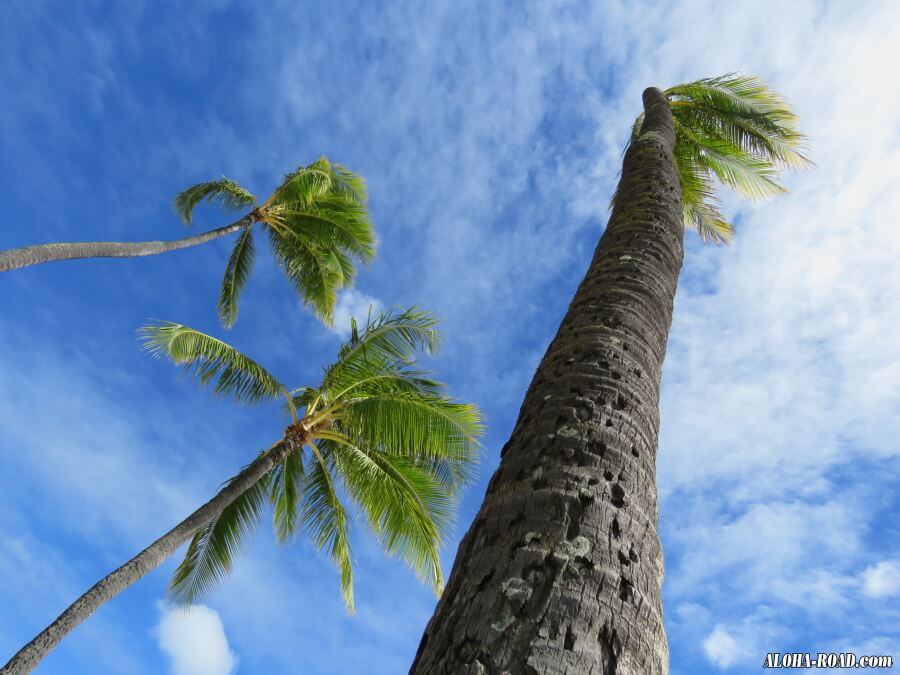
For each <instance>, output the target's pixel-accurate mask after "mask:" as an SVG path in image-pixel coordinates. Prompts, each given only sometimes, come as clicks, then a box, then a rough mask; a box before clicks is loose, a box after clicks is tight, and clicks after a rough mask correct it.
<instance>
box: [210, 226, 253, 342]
mask: <svg viewBox="0 0 900 675" xmlns="http://www.w3.org/2000/svg"><path fill="white" fill-rule="evenodd" d="M252 230H253V228H252V227H248V228H246V229H245V230H244V231H243V232H241V235H240V236H239V237H238V239H237V241H236V242H235V244H234V249H233V250H232V251H231V256H230V257H229V258H228V264H227V265H226V266H225V276H224V277H223V278H222V290H221V291H220V293H219V317H220V318H221V319H222V323H223V324H224V325H225V326H226V327H227V328H231V326H233V325H234V322H235V321H236V320H237V315H238V296H239V295H240V293H241V291H242V290H243V288H244V286H245V285H246V284H247V279H248V278H250V272H251V271H252V270H253V261H254V258H255V255H256V251H255V249H254V245H253V231H252Z"/></svg>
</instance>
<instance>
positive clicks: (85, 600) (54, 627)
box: [0, 441, 296, 675]
mask: <svg viewBox="0 0 900 675" xmlns="http://www.w3.org/2000/svg"><path fill="white" fill-rule="evenodd" d="M294 447H296V446H295V444H294V442H292V441H282V442H281V443H279V444H278V445H276V446H275V447H274V448H272V450H270V451H269V452H267V453H265V454H263V455H261V456H260V457H259V458H258V459H256V460H255V461H254V462H252V463H251V464H250V465H248V466H247V467H246V468H245V469H244V470H243V471H241V473H240V474H238V475H237V476H236V477H235V479H234V480H233V481H230V482H229V483H228V485H227V486H226V487H224V488H223V489H222V490H220V491H219V492H218V493H217V494H216V496H215V497H213V498H212V499H210V500H209V501H208V502H206V504H204V505H203V506H201V507H200V508H199V509H197V510H196V511H194V512H193V513H192V514H191V515H189V516H188V517H187V518H185V519H184V520H182V521H181V522H180V523H179V524H178V525H176V526H175V527H174V528H173V529H172V530H170V531H169V532H167V533H166V534H164V535H163V536H162V537H160V538H159V539H157V540H156V541H154V542H153V543H152V544H150V546H148V547H147V548H145V549H144V550H143V551H141V552H140V553H138V554H137V555H136V556H135V557H134V558H132V559H131V560H129V561H128V562H127V563H125V564H124V565H122V566H121V567H119V568H118V569H117V570H115V571H114V572H112V573H110V574H108V575H106V576H105V577H103V578H102V579H101V580H100V581H98V582H97V583H96V584H94V585H93V586H92V587H91V589H90V590H89V591H87V592H86V593H85V594H84V595H82V596H81V597H80V598H78V599H77V600H76V601H75V602H73V603H72V604H71V605H69V607H68V608H67V609H66V610H65V611H64V612H63V613H62V614H60V615H59V617H57V619H56V621H54V622H53V623H51V624H50V625H49V626H47V627H46V628H45V629H44V630H42V631H41V632H40V633H39V634H38V635H37V637H35V638H34V639H33V640H32V641H31V642H29V643H28V644H27V645H25V646H24V647H22V649H20V650H19V651H18V652H17V653H16V654H15V656H13V657H12V658H11V659H10V660H9V663H7V664H6V665H5V666H3V668H0V675H24V674H25V673H30V672H31V671H32V670H34V669H35V668H37V666H38V664H39V663H40V661H41V659H43V658H44V657H45V656H46V655H47V654H48V653H49V652H50V650H51V649H53V648H54V647H55V646H56V645H57V644H58V643H59V642H60V640H62V639H63V638H64V637H65V636H66V635H68V634H69V632H71V631H72V630H73V629H74V628H75V627H77V626H78V625H79V624H80V623H81V622H82V621H84V620H85V619H87V618H88V617H89V616H90V615H91V614H93V613H94V612H95V611H97V610H98V609H99V608H100V607H101V606H102V605H103V604H104V603H105V602H107V601H108V600H111V599H112V598H114V597H115V596H116V595H118V594H119V593H121V592H122V591H123V590H125V589H126V588H128V587H129V586H131V584H133V583H134V582H136V581H138V580H139V579H140V578H141V577H143V576H144V575H145V574H147V573H148V572H151V571H152V570H154V569H156V568H157V567H159V566H160V565H161V564H162V563H163V561H165V560H166V558H168V557H169V556H170V555H171V554H172V553H174V552H175V550H176V549H177V548H178V547H179V546H181V545H182V544H183V543H184V542H186V541H187V540H188V539H189V538H190V537H191V536H193V534H194V533H195V532H197V530H199V529H200V528H201V527H203V526H204V525H206V524H207V523H208V522H209V521H211V520H212V519H213V518H215V517H216V516H218V515H219V514H221V513H222V511H223V510H224V509H225V508H226V507H227V506H228V505H229V504H231V503H232V502H233V501H234V500H235V499H237V498H238V497H239V496H240V495H242V494H243V493H244V492H246V491H247V490H248V489H249V488H250V487H252V486H253V485H254V484H255V483H256V482H257V481H259V480H260V479H261V478H263V477H264V476H265V475H266V474H267V473H269V472H270V471H271V470H272V469H273V468H274V467H275V465H277V464H278V463H279V462H282V461H284V459H285V458H286V457H287V456H288V455H289V454H290V452H291V449H292V448H294Z"/></svg>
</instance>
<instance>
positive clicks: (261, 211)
mask: <svg viewBox="0 0 900 675" xmlns="http://www.w3.org/2000/svg"><path fill="white" fill-rule="evenodd" d="M204 201H205V202H209V203H212V204H216V205H218V206H219V207H221V208H223V209H227V210H233V211H235V210H244V209H250V211H249V213H247V215H246V216H245V220H246V227H244V229H243V231H242V232H241V234H240V235H239V236H238V238H237V241H236V242H235V245H234V249H233V250H232V253H231V256H230V258H229V260H228V264H227V266H226V268H225V274H224V277H223V279H222V286H221V291H220V294H219V316H220V317H221V319H222V323H223V324H224V325H225V326H226V327H230V326H232V325H233V324H234V322H235V321H236V320H237V313H238V297H239V295H240V293H241V291H242V290H243V288H244V286H245V285H246V283H247V279H248V278H249V276H250V272H251V271H252V268H253V262H254V259H255V245H254V240H253V227H254V225H256V224H257V223H259V225H260V227H261V228H263V229H265V230H266V231H267V233H268V235H269V243H270V245H271V248H272V252H273V253H274V255H275V258H276V260H277V261H278V264H279V266H280V267H281V269H282V271H283V272H284V274H285V275H286V276H287V277H288V280H289V281H290V282H291V284H292V286H293V287H294V290H295V291H296V292H297V294H298V295H299V296H300V297H301V298H302V299H303V301H304V302H305V303H306V304H308V305H309V306H310V307H312V309H313V310H314V311H315V313H316V315H317V316H318V317H319V318H320V319H322V320H323V321H324V322H325V323H327V324H330V323H331V321H332V318H333V312H334V305H335V302H336V300H337V291H338V290H339V289H340V288H342V287H346V286H349V285H351V284H352V283H353V279H354V277H355V275H356V267H355V261H359V262H363V263H366V262H369V261H370V260H371V259H372V258H373V257H374V256H375V245H376V240H375V232H374V229H373V227H372V223H371V221H370V218H369V213H368V211H367V207H366V185H365V182H364V181H363V179H362V178H361V177H360V176H358V175H356V174H354V173H353V172H352V171H350V170H349V169H347V168H345V167H343V166H341V165H340V164H335V163H332V162H329V161H328V159H327V158H325V157H321V158H319V159H318V160H316V161H315V162H313V163H312V164H310V165H308V166H301V167H299V168H297V169H296V170H295V171H292V172H290V173H288V174H286V175H285V176H284V178H283V179H282V181H281V183H280V185H279V186H278V187H277V188H276V189H275V190H274V191H273V192H272V194H271V195H270V196H269V197H268V198H267V199H266V200H265V201H263V202H262V203H260V202H259V201H258V200H257V198H256V197H255V196H254V195H253V194H252V193H251V192H250V191H249V190H247V189H246V188H244V187H242V186H241V185H239V184H238V183H236V182H234V181H233V180H230V179H228V178H226V177H224V176H223V177H222V178H220V179H218V180H214V181H209V182H206V183H198V184H197V185H193V186H191V187H189V188H188V189H186V190H184V191H183V192H181V193H180V194H179V195H178V196H177V197H176V198H175V210H176V212H177V213H178V215H179V216H180V217H181V219H182V220H183V221H184V222H185V223H186V224H190V223H191V222H192V220H193V214H194V209H195V208H196V207H197V206H198V205H199V204H200V203H201V202H204Z"/></svg>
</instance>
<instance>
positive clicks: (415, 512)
mask: <svg viewBox="0 0 900 675" xmlns="http://www.w3.org/2000/svg"><path fill="white" fill-rule="evenodd" d="M333 455H334V457H335V464H336V467H337V471H338V474H339V475H340V477H341V481H342V482H343V484H344V486H345V487H346V489H347V493H348V494H349V495H350V497H351V498H352V499H353V501H354V502H355V503H356V505H357V506H358V507H359V509H360V510H361V511H362V512H363V513H365V514H366V516H367V518H368V521H369V525H370V526H371V528H372V530H373V531H374V533H375V535H376V537H377V538H378V540H379V542H380V544H381V545H382V547H383V548H384V549H385V551H386V552H387V553H389V554H390V555H395V556H397V557H399V558H400V559H402V560H403V561H404V562H406V564H408V565H409V566H410V567H411V568H412V569H413V570H414V571H415V572H416V574H417V575H418V576H419V577H420V578H421V579H422V580H423V581H426V582H427V583H429V584H431V586H432V588H433V589H434V591H435V593H436V594H439V593H440V592H441V589H442V588H443V583H444V581H443V574H442V571H441V564H440V557H439V550H440V546H441V544H443V543H444V542H445V541H446V539H447V537H448V533H449V530H450V527H451V526H452V523H453V516H454V510H453V500H452V498H451V495H450V494H449V493H448V492H447V491H446V490H445V489H444V486H443V485H442V483H441V481H440V480H439V479H438V478H436V477H435V476H434V475H433V474H432V473H431V471H430V470H429V468H428V467H426V466H421V465H417V464H415V463H414V462H412V461H411V460H410V459H409V458H407V457H403V456H398V455H391V454H389V453H385V452H379V451H368V452H366V451H363V450H361V449H360V448H358V447H356V446H355V445H349V446H342V447H340V448H339V449H336V450H335V451H334V452H333Z"/></svg>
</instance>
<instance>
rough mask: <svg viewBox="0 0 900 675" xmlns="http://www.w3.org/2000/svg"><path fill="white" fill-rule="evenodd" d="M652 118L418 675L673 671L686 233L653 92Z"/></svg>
mask: <svg viewBox="0 0 900 675" xmlns="http://www.w3.org/2000/svg"><path fill="white" fill-rule="evenodd" d="M644 108H645V119H644V123H643V126H642V128H641V132H640V135H639V137H638V138H637V139H636V140H635V141H634V142H633V143H632V144H631V145H630V146H629V148H628V150H627V152H626V155H625V159H624V163H623V168H622V178H621V181H620V183H619V187H618V189H617V193H616V198H615V204H614V208H613V212H612V215H611V217H610V220H609V223H608V225H607V228H606V231H605V232H604V234H603V236H602V237H601V239H600V243H599V244H598V246H597V249H596V251H595V253H594V257H593V260H592V262H591V265H590V267H589V269H588V272H587V274H586V275H585V277H584V279H583V280H582V282H581V285H580V286H579V288H578V290H577V292H576V294H575V297H574V299H573V300H572V303H571V305H570V306H569V309H568V311H567V313H566V315H565V318H564V319H563V321H562V323H561V325H560V327H559V330H558V332H557V334H556V337H555V338H554V339H553V341H552V342H551V344H550V346H549V348H548V349H547V352H546V354H545V355H544V358H543V360H542V361H541V363H540V366H539V367H538V370H537V372H536V373H535V376H534V379H533V380H532V382H531V385H530V387H529V389H528V392H527V393H526V396H525V401H524V403H523V404H522V408H521V411H520V413H519V418H518V420H517V422H516V425H515V427H514V429H513V432H512V436H511V437H510V439H509V441H508V442H507V444H506V445H505V446H504V448H503V450H502V452H501V457H502V459H501V463H500V466H499V468H498V469H497V471H496V473H495V474H494V476H493V478H492V479H491V481H490V484H489V486H488V490H487V494H486V496H485V499H484V502H483V504H482V507H481V510H480V511H479V513H478V515H477V517H476V519H475V522H474V523H473V525H472V526H471V528H470V529H469V531H468V533H467V534H466V536H465V537H464V539H463V541H462V543H461V544H460V547H459V551H458V554H457V558H456V562H455V564H454V568H453V572H452V574H451V576H450V580H449V583H448V585H447V588H446V590H445V592H444V595H443V597H442V598H441V600H440V602H439V603H438V606H437V609H436V610H435V614H434V616H433V618H432V620H431V622H430V623H429V625H428V627H427V629H426V631H425V634H424V636H423V638H422V642H421V645H420V647H419V651H418V654H417V655H416V659H415V662H414V664H413V666H412V669H411V671H410V672H411V673H416V674H421V675H425V674H428V675H442V674H446V675H463V674H472V675H476V674H483V675H499V674H500V673H510V674H513V673H516V674H517V673H527V674H538V673H540V674H544V673H570V674H571V673H584V674H593V675H613V674H616V675H662V674H665V673H667V671H668V647H667V644H666V638H665V632H664V627H663V617H662V605H661V599H660V590H661V585H662V578H663V559H662V550H661V547H660V542H659V534H658V507H657V492H656V452H657V442H658V431H659V386H660V376H661V370H662V364H663V359H664V358H665V351H666V339H667V336H668V331H669V327H670V325H671V319H672V307H673V301H674V296H675V288H676V285H677V282H678V275H679V272H680V270H681V264H682V259H683V232H684V227H683V220H682V211H681V204H680V187H679V181H678V174H677V171H676V167H675V163H674V160H673V157H672V149H673V144H674V138H675V131H674V127H673V123H672V116H671V111H670V109H669V105H668V103H667V101H666V100H665V98H664V96H663V95H662V93H661V92H660V91H659V90H658V89H655V88H651V89H648V90H646V91H645V92H644Z"/></svg>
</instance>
